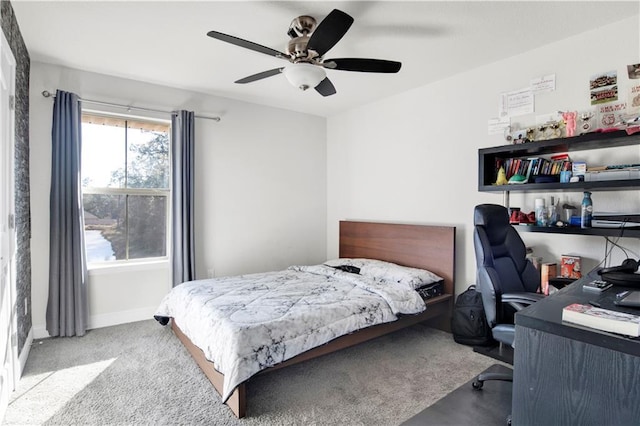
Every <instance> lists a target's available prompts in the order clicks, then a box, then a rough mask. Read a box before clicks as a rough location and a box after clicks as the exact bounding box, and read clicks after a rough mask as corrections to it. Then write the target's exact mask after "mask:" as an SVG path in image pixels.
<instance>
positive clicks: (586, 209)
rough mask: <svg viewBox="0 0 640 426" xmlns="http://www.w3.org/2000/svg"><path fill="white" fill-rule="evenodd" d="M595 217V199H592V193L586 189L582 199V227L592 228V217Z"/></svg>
mask: <svg viewBox="0 0 640 426" xmlns="http://www.w3.org/2000/svg"><path fill="white" fill-rule="evenodd" d="M592 217H593V201H592V200H591V193H590V192H589V191H584V198H583V199H582V204H581V214H580V227H581V228H583V229H585V228H591V219H592Z"/></svg>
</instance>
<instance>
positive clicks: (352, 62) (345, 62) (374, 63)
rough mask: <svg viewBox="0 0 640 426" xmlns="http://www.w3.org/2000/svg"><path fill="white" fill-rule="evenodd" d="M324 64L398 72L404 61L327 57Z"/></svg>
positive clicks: (343, 69)
mask: <svg viewBox="0 0 640 426" xmlns="http://www.w3.org/2000/svg"><path fill="white" fill-rule="evenodd" d="M322 66H323V67H325V68H329V69H334V70H340V71H359V72H381V73H396V72H398V71H400V67H402V63H400V62H396V61H387V60H386V59H366V58H338V59H327V60H326V61H324V62H323V63H322Z"/></svg>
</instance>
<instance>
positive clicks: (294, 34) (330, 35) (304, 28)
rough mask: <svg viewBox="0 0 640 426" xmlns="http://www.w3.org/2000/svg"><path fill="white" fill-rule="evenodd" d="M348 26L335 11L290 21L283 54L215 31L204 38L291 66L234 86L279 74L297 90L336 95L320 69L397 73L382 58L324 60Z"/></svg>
mask: <svg viewBox="0 0 640 426" xmlns="http://www.w3.org/2000/svg"><path fill="white" fill-rule="evenodd" d="M351 24H353V18H352V17H351V16H349V15H348V14H346V13H345V12H342V11H341V10H338V9H334V10H332V11H331V13H329V14H328V15H327V17H326V18H324V19H323V20H322V21H321V22H320V23H319V24H317V23H316V20H315V19H314V18H313V17H311V16H306V15H304V16H299V17H297V18H295V19H294V20H293V21H292V22H291V25H290V26H289V30H288V31H287V34H288V35H289V37H291V40H289V44H288V45H287V49H286V50H287V51H286V53H284V52H280V51H278V50H275V49H271V48H269V47H265V46H262V45H260V44H257V43H254V42H251V41H248V40H243V39H241V38H238V37H234V36H232V35H228V34H224V33H221V32H218V31H209V32H208V33H207V35H208V36H209V37H212V38H215V39H218V40H222V41H225V42H227V43H231V44H235V45H236V46H240V47H244V48H246V49H250V50H253V51H256V52H260V53H264V54H265V55H269V56H274V57H276V58H280V59H284V60H287V61H289V62H290V63H291V64H290V65H287V66H283V67H280V68H274V69H272V70H268V71H263V72H260V73H257V74H253V75H250V76H248V77H245V78H242V79H240V80H237V81H236V83H239V84H245V83H251V82H253V81H257V80H261V79H263V78H267V77H272V76H274V75H278V74H280V73H283V74H284V75H285V77H286V78H287V80H289V82H290V83H291V84H293V85H294V86H295V87H297V88H299V89H301V90H307V89H309V88H311V87H313V88H314V89H315V90H316V91H317V92H318V93H320V94H321V95H322V96H330V95H333V94H335V93H336V89H335V87H334V86H333V83H331V80H329V78H328V77H327V75H326V72H325V70H324V68H327V69H332V70H340V71H357V72H373V73H397V72H398V71H400V67H401V66H402V64H401V63H400V62H396V61H388V60H385V59H366V58H336V59H324V58H323V57H324V55H325V53H327V52H328V51H329V50H330V49H331V48H332V47H333V46H335V45H336V43H338V41H340V39H341V38H342V37H343V36H344V35H345V34H346V33H347V31H348V30H349V28H350V27H351Z"/></svg>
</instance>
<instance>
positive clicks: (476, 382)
mask: <svg viewBox="0 0 640 426" xmlns="http://www.w3.org/2000/svg"><path fill="white" fill-rule="evenodd" d="M482 385H484V382H481V381H480V380H474V381H473V383H471V386H472V387H473V388H474V389H475V390H480V389H482Z"/></svg>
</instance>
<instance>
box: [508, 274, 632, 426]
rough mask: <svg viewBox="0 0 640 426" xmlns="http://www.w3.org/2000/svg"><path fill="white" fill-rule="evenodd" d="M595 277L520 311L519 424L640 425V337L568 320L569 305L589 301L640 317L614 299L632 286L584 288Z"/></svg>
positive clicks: (517, 363)
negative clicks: (565, 316)
mask: <svg viewBox="0 0 640 426" xmlns="http://www.w3.org/2000/svg"><path fill="white" fill-rule="evenodd" d="M593 278H594V277H593V276H592V277H585V278H583V279H581V280H579V281H576V282H575V283H573V284H571V285H569V286H567V287H565V288H563V289H562V290H560V291H559V292H557V293H555V294H553V295H551V296H549V297H547V298H546V299H544V300H541V301H539V302H537V303H535V304H533V305H531V306H529V307H528V308H526V309H524V310H522V311H520V312H519V313H517V314H516V321H515V322H516V339H515V356H514V364H513V370H514V378H513V401H512V419H513V424H514V425H516V426H520V425H549V426H550V425H581V426H582V425H594V426H595V425H597V426H603V425H615V426H620V425H635V426H637V425H640V339H638V338H635V339H631V338H628V337H624V336H621V335H617V334H613V333H607V332H603V331H598V330H594V329H590V328H586V327H580V326H577V325H570V324H567V323H563V322H562V309H563V308H564V307H565V306H567V305H570V304H572V303H588V302H589V301H598V302H599V303H600V304H601V305H602V307H603V308H605V309H615V310H621V311H624V312H630V313H634V314H640V310H635V309H622V308H619V307H617V306H615V305H614V304H613V300H614V298H615V295H616V294H617V293H619V292H621V291H623V290H625V289H627V288H625V287H612V288H611V289H609V290H607V291H606V292H603V293H602V294H598V293H593V292H588V291H584V290H583V289H582V284H583V283H584V282H587V281H590V280H591V279H593ZM595 278H597V276H595Z"/></svg>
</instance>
